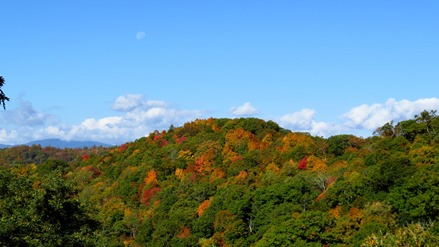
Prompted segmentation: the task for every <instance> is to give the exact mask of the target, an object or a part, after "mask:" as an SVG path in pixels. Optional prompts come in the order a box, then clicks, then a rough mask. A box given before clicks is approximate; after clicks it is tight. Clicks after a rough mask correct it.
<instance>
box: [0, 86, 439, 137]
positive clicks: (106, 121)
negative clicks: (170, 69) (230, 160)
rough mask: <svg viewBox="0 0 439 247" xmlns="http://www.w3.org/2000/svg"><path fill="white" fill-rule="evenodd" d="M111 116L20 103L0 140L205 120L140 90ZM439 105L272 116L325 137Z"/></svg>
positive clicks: (244, 111) (4, 117)
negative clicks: (67, 116)
mask: <svg viewBox="0 0 439 247" xmlns="http://www.w3.org/2000/svg"><path fill="white" fill-rule="evenodd" d="M112 109H113V110H114V112H115V114H114V115H113V116H108V117H103V118H99V119H95V118H88V119H84V120H83V121H81V122H80V123H78V124H74V125H66V124H63V123H62V122H61V121H59V120H56V117H55V116H53V115H51V114H48V113H45V112H42V111H38V110H36V109H34V107H33V106H32V104H31V103H30V102H27V101H22V102H21V103H20V104H19V105H18V107H17V108H15V109H11V110H8V111H4V112H1V115H0V123H2V126H6V128H2V129H0V143H1V144H22V143H27V142H29V141H33V140H38V139H47V138H59V139H62V140H79V141H83V140H90V141H99V142H103V143H108V144H122V143H124V142H128V141H133V140H135V139H138V138H140V137H143V136H146V135H148V134H149V133H151V132H153V131H154V130H163V129H165V130H166V129H168V128H169V126H170V125H174V126H181V125H183V124H184V123H185V122H189V121H193V120H195V119H197V118H206V116H205V113H206V111H203V110H187V109H178V108H176V107H173V106H171V105H170V104H168V103H167V102H164V101H160V100H150V99H147V98H146V97H145V96H144V95H140V94H126V95H121V96H119V97H117V98H116V99H115V101H114V103H113V104H112ZM437 109H439V98H425V99H418V100H415V101H409V100H405V99H404V100H400V101H397V100H395V99H392V98H391V99H388V100H387V101H386V102H384V103H375V104H371V105H368V104H363V105H359V106H355V107H353V108H351V109H350V110H349V111H348V112H346V113H344V114H343V115H341V116H339V118H338V121H337V122H324V121H318V120H317V115H318V114H317V112H316V111H315V110H314V109H308V108H304V109H302V110H300V111H297V112H292V113H287V114H285V115H283V116H280V117H278V118H277V119H266V120H273V121H275V122H277V123H279V125H280V126H282V127H283V128H286V129H290V130H292V131H303V132H309V133H310V134H312V135H316V136H323V137H329V136H331V135H337V134H355V135H358V133H367V134H366V135H371V134H372V133H373V131H374V130H375V129H376V128H378V127H380V126H382V125H384V124H385V123H387V122H389V121H392V120H393V121H395V122H399V121H402V120H406V119H410V118H413V116H414V115H415V114H418V113H420V112H422V111H423V110H437ZM230 114H231V115H232V116H231V117H251V116H254V115H256V114H260V113H259V111H258V110H257V109H256V108H255V107H254V106H253V105H252V104H251V103H250V102H246V103H244V104H243V105H242V106H238V107H232V108H231V110H230Z"/></svg>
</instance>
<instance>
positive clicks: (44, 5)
mask: <svg viewBox="0 0 439 247" xmlns="http://www.w3.org/2000/svg"><path fill="white" fill-rule="evenodd" d="M0 10H1V11H2V21H1V22H0V33H1V38H0V55H1V59H0V75H2V76H3V77H4V78H5V80H6V84H5V86H4V87H3V88H2V89H3V91H4V92H5V93H6V95H7V96H8V97H10V98H11V100H10V101H9V102H7V105H6V107H7V109H6V111H3V110H2V111H1V112H0V124H1V125H0V143H2V144H20V143H25V142H28V141H32V140H36V139H46V138H60V139H64V140H94V141H101V142H105V143H110V144H120V143H123V142H126V141H133V140H135V139H137V138H140V137H142V136H145V135H148V134H149V133H150V132H152V131H154V130H156V129H158V130H162V129H168V127H169V126H170V125H171V124H173V125H175V126H180V125H182V124H183V123H184V122H186V121H191V120H194V119H196V118H209V117H228V118H234V117H257V118H262V119H265V120H274V121H276V122H277V123H279V124H280V125H281V126H282V127H284V128H288V129H291V130H293V131H307V132H310V133H311V134H313V135H318V136H325V137H327V136H330V135H335V134H341V133H349V134H355V135H362V136H368V135H371V134H372V132H373V130H374V129H376V128H377V127H379V126H382V125H383V124H384V123H386V122H388V121H390V120H395V121H400V120H404V119H408V118H411V117H413V115H414V114H417V113H419V112H420V111H422V110H424V109H427V110H437V109H439V98H438V92H439V82H438V78H439V68H438V67H439V46H438V44H439V15H438V14H437V13H438V12H439V2H438V1H428V0H427V1H404V0H399V1H392V0H389V1H337V0H336V1H258V0H251V1H246V0H242V1H236V0H234V1H229V0H225V1H213V0H212V1H190V0H188V1H184V0H181V1H83V0H78V1H46V0H44V1H29V0H28V1H9V0H7V1H2V2H1V3H0Z"/></svg>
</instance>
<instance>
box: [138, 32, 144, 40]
mask: <svg viewBox="0 0 439 247" xmlns="http://www.w3.org/2000/svg"><path fill="white" fill-rule="evenodd" d="M145 36H146V33H145V32H143V31H139V32H137V33H136V39H137V40H141V39H144V38H145Z"/></svg>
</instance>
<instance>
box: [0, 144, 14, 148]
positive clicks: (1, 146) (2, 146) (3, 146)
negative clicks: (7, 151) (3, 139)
mask: <svg viewBox="0 0 439 247" xmlns="http://www.w3.org/2000/svg"><path fill="white" fill-rule="evenodd" d="M10 147H13V146H12V145H4V144H0V148H10Z"/></svg>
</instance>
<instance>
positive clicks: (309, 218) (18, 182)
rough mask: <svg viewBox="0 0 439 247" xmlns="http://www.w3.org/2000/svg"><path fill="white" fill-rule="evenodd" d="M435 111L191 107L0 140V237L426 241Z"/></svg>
mask: <svg viewBox="0 0 439 247" xmlns="http://www.w3.org/2000/svg"><path fill="white" fill-rule="evenodd" d="M438 131H439V117H438V116H437V115H436V111H424V112H421V113H420V114H419V115H416V116H414V118H413V119H410V120H406V121H401V122H399V123H397V124H394V123H393V122H390V123H387V124H385V125H383V126H382V127H380V128H378V129H377V130H376V131H375V133H374V136H372V137H368V138H360V137H356V136H353V135H336V136H332V137H329V138H322V137H315V136H311V135H309V134H307V133H297V132H292V131H289V130H286V129H283V128H281V127H279V125H277V124H276V123H275V122H272V121H263V120H260V119H256V118H239V119H213V118H211V119H202V120H195V121H193V122H188V123H186V124H184V125H183V126H181V127H174V126H171V128H169V130H167V131H162V132H159V131H155V132H154V133H151V134H149V135H148V136H147V137H143V138H140V139H138V140H136V141H134V142H130V143H126V144H123V145H121V146H118V147H112V148H88V149H55V148H41V146H31V147H28V146H19V147H13V148H7V149H3V150H0V165H1V168H0V245H2V246H41V245H47V244H48V245H50V246H62V245H67V246H438V245H439V223H438V222H437V221H438V216H439V133H438Z"/></svg>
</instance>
